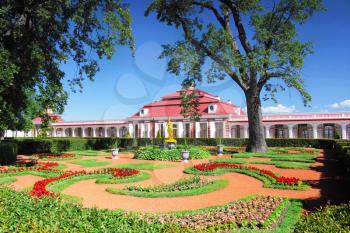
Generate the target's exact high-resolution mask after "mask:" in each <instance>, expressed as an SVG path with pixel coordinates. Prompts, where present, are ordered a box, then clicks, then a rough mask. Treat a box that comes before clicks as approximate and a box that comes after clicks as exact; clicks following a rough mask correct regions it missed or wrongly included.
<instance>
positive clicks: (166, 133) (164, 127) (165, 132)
mask: <svg viewBox="0 0 350 233" xmlns="http://www.w3.org/2000/svg"><path fill="white" fill-rule="evenodd" d="M162 124H163V129H164V136H165V138H168V137H169V134H168V123H162Z"/></svg>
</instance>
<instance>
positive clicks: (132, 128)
mask: <svg viewBox="0 0 350 233" xmlns="http://www.w3.org/2000/svg"><path fill="white" fill-rule="evenodd" d="M128 130H129V133H130V136H131V137H132V138H133V137H134V125H133V124H132V123H129V127H128Z"/></svg>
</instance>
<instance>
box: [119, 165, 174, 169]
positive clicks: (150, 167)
mask: <svg viewBox="0 0 350 233" xmlns="http://www.w3.org/2000/svg"><path fill="white" fill-rule="evenodd" d="M113 167H115V168H133V169H138V170H156V169H161V168H168V167H175V165H174V164H154V163H126V164H120V165H116V166H113Z"/></svg>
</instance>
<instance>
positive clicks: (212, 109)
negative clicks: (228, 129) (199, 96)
mask: <svg viewBox="0 0 350 233" xmlns="http://www.w3.org/2000/svg"><path fill="white" fill-rule="evenodd" d="M216 107H217V106H216V104H210V105H209V106H208V113H215V112H216Z"/></svg>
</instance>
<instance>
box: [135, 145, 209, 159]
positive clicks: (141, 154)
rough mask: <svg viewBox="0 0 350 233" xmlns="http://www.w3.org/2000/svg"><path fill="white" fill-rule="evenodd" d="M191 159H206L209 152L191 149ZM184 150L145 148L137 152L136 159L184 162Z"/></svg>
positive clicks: (195, 148) (196, 148) (197, 148)
mask: <svg viewBox="0 0 350 233" xmlns="http://www.w3.org/2000/svg"><path fill="white" fill-rule="evenodd" d="M188 150H189V152H190V158H189V159H204V158H208V157H209V156H210V153H209V151H207V150H205V149H202V148H199V147H190V148H189V149H188ZM181 151H182V149H179V148H176V149H171V150H170V149H160V148H155V147H145V148H141V149H139V150H137V151H136V152H135V157H134V158H135V159H145V160H167V161H178V160H182V157H181Z"/></svg>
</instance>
